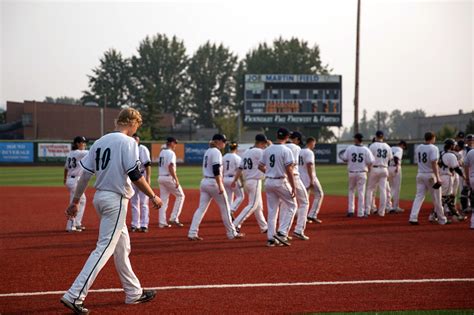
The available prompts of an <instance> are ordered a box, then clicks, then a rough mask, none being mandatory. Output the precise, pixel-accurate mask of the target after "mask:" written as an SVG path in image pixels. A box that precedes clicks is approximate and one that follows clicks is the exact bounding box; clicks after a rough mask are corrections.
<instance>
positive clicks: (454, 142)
mask: <svg viewBox="0 0 474 315" xmlns="http://www.w3.org/2000/svg"><path fill="white" fill-rule="evenodd" d="M444 144H446V145H456V141H455V140H454V139H451V138H447V139H445V140H444Z"/></svg>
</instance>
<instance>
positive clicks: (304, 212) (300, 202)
mask: <svg viewBox="0 0 474 315" xmlns="http://www.w3.org/2000/svg"><path fill="white" fill-rule="evenodd" d="M290 141H291V142H290V143H287V144H286V146H287V147H288V148H289V149H290V150H291V153H292V154H293V161H294V166H293V178H294V181H295V197H296V203H297V209H296V216H297V219H296V226H295V230H294V232H293V235H294V236H296V237H297V238H299V239H301V240H303V241H307V240H309V237H308V236H306V235H305V234H304V230H305V229H306V220H307V217H308V209H309V198H308V191H307V190H306V187H305V185H304V184H303V182H302V181H301V178H300V172H299V162H298V161H299V158H300V153H301V145H302V144H303V135H302V134H301V133H300V132H298V131H293V132H292V133H291V134H290ZM282 215H283V216H284V212H280V222H282V221H283V220H284V219H283V217H282ZM293 218H294V217H293ZM293 218H292V220H291V221H290V226H291V225H292V223H293Z"/></svg>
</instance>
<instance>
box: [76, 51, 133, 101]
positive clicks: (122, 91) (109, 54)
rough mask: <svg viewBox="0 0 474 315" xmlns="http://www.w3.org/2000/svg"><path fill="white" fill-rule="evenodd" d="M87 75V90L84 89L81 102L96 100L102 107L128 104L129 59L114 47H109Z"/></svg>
mask: <svg viewBox="0 0 474 315" xmlns="http://www.w3.org/2000/svg"><path fill="white" fill-rule="evenodd" d="M92 72H93V75H89V76H88V77H89V89H90V90H89V91H84V92H83V93H84V94H83V96H82V101H83V102H96V103H98V104H99V106H101V107H104V106H107V107H114V108H117V107H121V106H122V105H126V104H129V86H130V60H128V59H126V58H124V57H122V54H121V53H120V52H118V51H117V50H115V49H109V50H108V51H106V52H105V53H104V56H103V57H102V58H101V59H100V65H99V66H98V67H97V68H94V69H92Z"/></svg>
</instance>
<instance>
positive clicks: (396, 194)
mask: <svg viewBox="0 0 474 315" xmlns="http://www.w3.org/2000/svg"><path fill="white" fill-rule="evenodd" d="M406 149H407V143H406V142H405V141H403V140H401V141H400V142H399V143H398V144H397V145H396V146H393V147H392V157H393V158H392V159H391V160H390V161H389V162H388V184H387V209H389V211H390V213H401V212H403V211H405V210H404V209H402V208H400V187H401V185H402V159H403V151H404V150H406ZM392 197H393V203H392Z"/></svg>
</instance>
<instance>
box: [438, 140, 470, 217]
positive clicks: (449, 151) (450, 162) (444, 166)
mask: <svg viewBox="0 0 474 315" xmlns="http://www.w3.org/2000/svg"><path fill="white" fill-rule="evenodd" d="M455 145H456V141H454V139H446V140H444V150H443V152H441V155H440V159H439V162H438V166H439V173H440V176H441V202H442V204H443V210H444V213H445V214H447V213H448V214H450V215H452V216H453V218H455V219H456V220H458V221H463V220H464V219H465V217H464V216H463V215H462V214H460V213H459V211H458V210H457V209H456V207H455V205H454V193H455V191H454V189H455V186H454V179H455V177H456V174H457V175H460V176H461V178H462V179H463V180H464V174H463V172H462V170H461V167H460V165H459V162H458V158H457V156H456V154H455V153H454V151H453V150H454V147H455Z"/></svg>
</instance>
